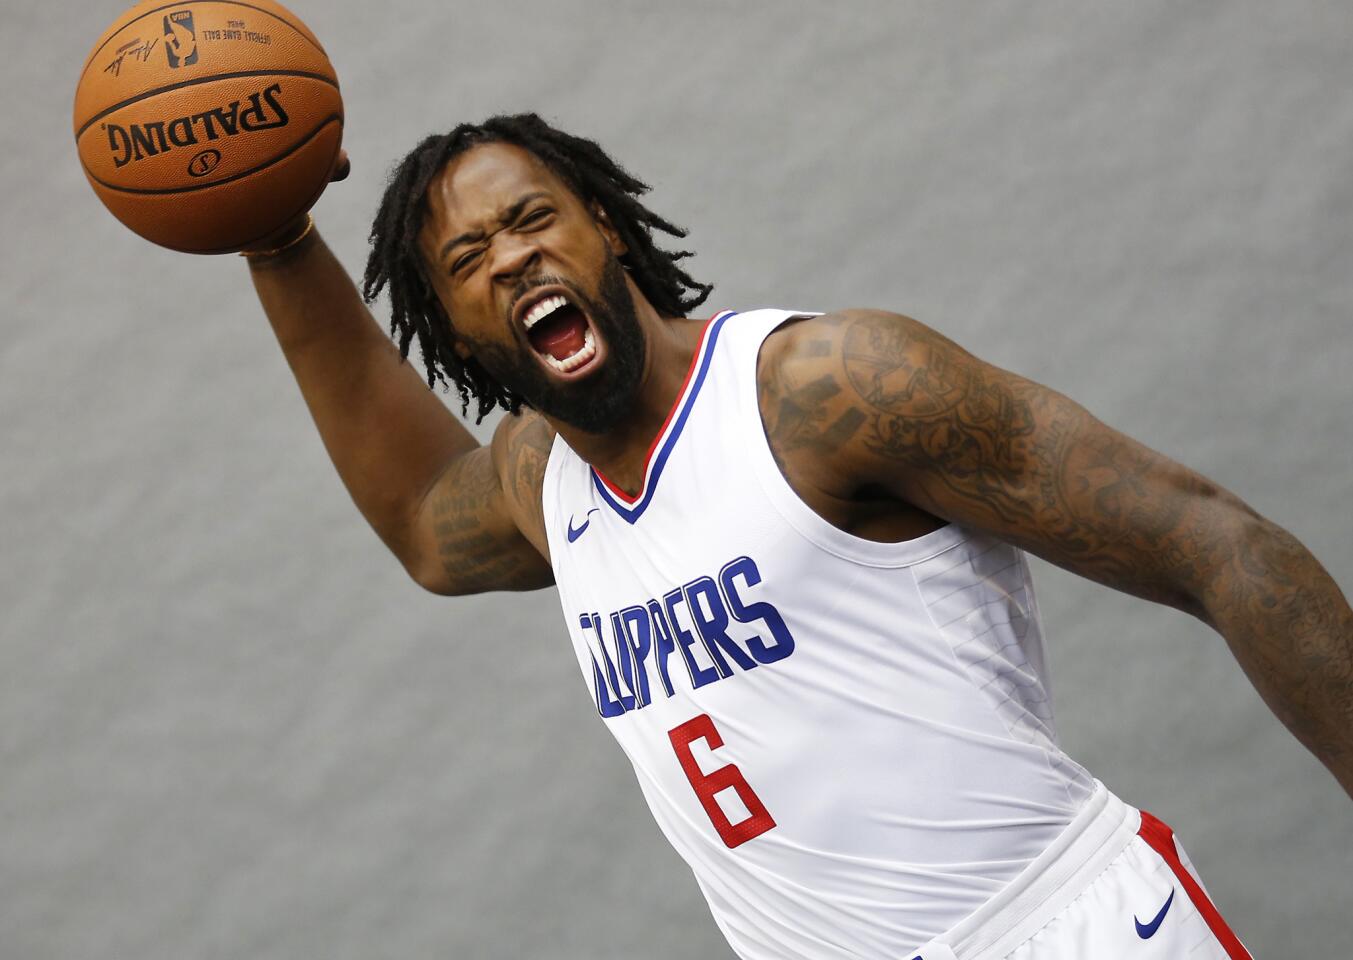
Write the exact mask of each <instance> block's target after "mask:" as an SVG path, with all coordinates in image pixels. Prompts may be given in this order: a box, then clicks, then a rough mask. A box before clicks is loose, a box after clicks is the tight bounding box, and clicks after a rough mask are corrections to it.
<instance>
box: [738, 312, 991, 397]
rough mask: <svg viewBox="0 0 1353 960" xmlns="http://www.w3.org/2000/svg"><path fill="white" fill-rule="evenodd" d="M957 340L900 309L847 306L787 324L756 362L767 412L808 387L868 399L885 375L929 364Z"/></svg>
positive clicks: (948, 351) (954, 348) (953, 349)
mask: <svg viewBox="0 0 1353 960" xmlns="http://www.w3.org/2000/svg"><path fill="white" fill-rule="evenodd" d="M937 351H938V352H940V353H945V354H952V353H955V352H956V353H958V354H962V353H963V352H964V351H962V349H961V348H960V347H958V346H957V344H955V343H953V342H952V341H950V340H948V339H947V338H946V337H944V336H943V335H941V334H939V333H938V332H936V331H935V330H933V329H931V328H930V327H928V326H926V325H925V324H923V323H921V322H920V321H919V320H915V319H912V318H911V317H908V316H904V315H902V314H900V313H889V312H887V311H884V310H869V309H846V310H835V311H832V312H831V313H824V314H820V315H818V316H815V317H806V318H804V319H802V320H797V321H794V322H792V323H787V324H785V325H784V326H782V327H780V328H779V329H777V330H775V331H774V332H773V333H771V334H770V336H768V337H767V338H766V341H765V343H764V344H763V345H762V348H761V353H760V356H759V358H758V361H757V384H758V390H759V393H760V396H761V400H762V408H763V411H765V410H766V408H767V406H771V407H774V406H775V405H777V404H778V403H780V402H781V401H784V400H786V399H789V400H792V399H793V398H794V397H796V396H797V397H802V396H804V393H803V391H804V389H805V388H806V387H809V386H813V387H814V389H812V390H811V391H810V392H811V393H812V394H813V395H814V396H816V397H820V398H821V399H823V400H826V399H829V398H832V397H839V398H840V402H841V403H846V402H849V401H850V400H852V399H854V400H861V399H862V400H864V401H866V402H868V401H869V399H870V397H871V395H877V393H878V391H879V390H880V389H881V383H880V381H881V379H883V378H889V379H891V378H892V377H893V376H895V375H897V374H900V373H905V372H906V371H907V370H913V371H914V370H918V369H921V368H923V367H925V366H928V365H929V364H930V362H931V361H932V359H933V358H934V356H935V355H936V352H937Z"/></svg>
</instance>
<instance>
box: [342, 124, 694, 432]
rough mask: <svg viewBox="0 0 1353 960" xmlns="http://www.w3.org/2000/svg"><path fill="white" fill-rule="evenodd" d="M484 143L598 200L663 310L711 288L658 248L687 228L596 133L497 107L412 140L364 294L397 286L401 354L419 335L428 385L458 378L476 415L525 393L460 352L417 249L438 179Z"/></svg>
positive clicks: (385, 208) (375, 238)
mask: <svg viewBox="0 0 1353 960" xmlns="http://www.w3.org/2000/svg"><path fill="white" fill-rule="evenodd" d="M483 143H510V144H514V145H516V146H518V147H522V148H524V149H526V150H528V151H530V152H531V153H532V154H534V155H535V156H536V157H537V158H538V159H539V160H540V161H541V162H542V163H544V164H545V165H546V166H547V167H549V168H550V170H552V171H553V172H554V173H555V174H556V175H557V176H558V177H559V178H560V179H562V180H563V181H564V182H565V183H566V184H567V185H568V186H569V187H570V188H571V189H572V190H573V192H574V193H575V194H577V195H578V197H579V198H580V199H581V200H582V201H583V203H584V204H588V205H590V204H591V203H592V202H594V201H595V202H596V203H598V204H600V206H601V208H602V209H603V210H605V211H606V215H607V216H608V217H609V218H610V221H611V224H612V225H613V226H614V227H615V229H616V232H617V233H619V235H620V238H621V240H623V241H624V244H625V247H626V253H625V254H624V256H622V257H621V258H620V262H621V264H622V265H623V266H624V267H625V268H626V270H627V271H628V272H629V275H630V276H631V277H632V278H633V279H634V282H635V283H636V284H638V286H639V289H640V290H641V291H643V294H644V296H645V297H646V298H647V299H648V301H649V303H651V304H653V306H654V307H655V308H656V309H657V310H658V312H659V313H660V314H662V315H664V316H671V317H676V316H683V315H684V314H685V313H686V312H687V311H688V310H690V309H692V308H694V307H697V306H699V305H700V304H701V303H703V302H704V300H705V298H706V297H708V296H709V293H710V291H711V290H712V289H713V287H712V286H711V285H710V284H704V283H696V282H695V281H694V280H692V279H691V277H690V275H689V274H687V273H686V271H685V270H683V269H681V267H679V266H678V265H677V262H678V261H679V260H682V259H685V258H686V257H689V256H691V253H690V252H689V251H686V250H679V251H675V252H669V251H666V250H663V249H661V248H659V247H658V246H656V245H655V244H654V242H653V231H654V230H661V231H662V232H663V233H666V234H669V235H671V236H674V237H684V236H686V231H685V230H683V229H682V228H681V227H678V226H676V225H675V224H672V223H670V222H668V221H667V220H664V219H663V218H662V217H660V216H658V215H657V214H655V213H653V211H651V210H649V209H648V208H647V207H645V206H644V205H643V204H641V203H639V201H638V197H639V196H641V195H642V194H645V193H647V192H648V190H649V187H648V185H647V184H646V183H644V182H643V181H641V180H638V179H636V178H634V177H632V176H630V174H629V173H627V172H626V171H625V170H624V169H623V168H622V167H621V166H620V165H619V164H618V163H616V162H615V161H614V160H612V159H611V158H610V157H609V156H607V155H606V152H605V151H603V150H602V149H601V147H600V146H598V145H597V144H596V143H595V142H594V141H592V140H587V139H584V138H583V137H575V136H571V135H570V134H567V133H564V132H563V131H562V130H558V129H556V128H554V127H552V126H550V125H549V124H548V123H546V122H545V121H544V120H542V119H541V118H540V117H539V116H537V115H536V114H534V113H519V114H514V115H510V116H509V115H499V116H494V117H490V118H489V119H487V120H485V121H484V122H483V123H462V124H460V125H459V126H457V127H456V128H455V129H454V130H452V131H451V132H450V133H445V134H433V135H432V136H429V137H427V138H425V139H424V140H423V142H422V143H420V144H418V146H416V147H414V148H413V150H412V151H410V152H409V154H408V155H407V156H406V157H405V158H404V159H403V160H402V161H401V162H400V164H399V166H398V167H397V168H396V169H395V171H394V173H393V174H392V175H391V177H390V180H389V183H388V184H387V185H386V188H385V195H384V196H383V197H382V198H381V205H380V210H379V211H378V212H377V214H376V219H375V221H374V222H373V223H372V225H371V235H370V238H369V239H370V241H371V253H370V255H369V256H368V258H367V262H366V273H365V274H364V276H363V278H362V298H363V299H364V300H365V301H366V302H367V303H371V302H372V301H374V300H375V299H376V297H377V296H379V295H380V292H381V290H382V288H385V287H388V288H389V292H390V307H391V318H390V335H391V336H392V337H394V338H396V339H397V340H398V342H399V353H400V356H401V357H403V358H405V359H408V356H409V344H410V343H411V342H412V341H413V339H414V338H415V337H416V338H417V339H418V348H419V350H421V351H422V354H423V363H424V366H425V367H426V368H427V382H428V386H429V387H435V386H436V385H437V384H438V383H441V384H442V386H443V387H449V385H450V384H454V385H455V387H456V390H457V392H458V393H459V394H460V399H461V409H462V412H464V413H468V412H469V407H470V399H471V398H472V397H473V398H474V401H475V404H476V407H477V410H476V414H477V416H476V422H479V421H481V420H483V419H484V417H485V416H486V415H487V414H488V413H489V412H490V411H492V410H493V409H494V408H495V407H502V408H503V409H504V410H507V411H509V412H510V413H516V412H517V411H518V410H520V409H521V407H522V405H523V403H524V402H525V401H524V400H523V398H522V397H521V396H519V395H517V394H516V393H514V392H513V391H511V390H509V389H507V388H506V387H505V386H503V384H501V383H499V382H498V381H497V380H495V379H494V378H493V377H492V376H491V375H490V374H489V372H488V371H487V370H485V369H484V368H483V366H481V365H480V363H479V362H478V361H477V360H475V359H474V358H473V357H471V358H469V359H465V360H462V359H461V357H460V356H459V355H458V354H457V353H456V351H455V349H454V345H455V342H456V334H455V329H454V328H453V326H452V324H451V320H450V318H449V317H448V316H447V315H446V311H445V310H444V309H443V308H442V304H441V301H440V300H438V299H437V295H436V293H434V292H433V289H432V284H431V283H430V282H429V280H428V277H427V272H426V270H427V268H426V266H425V265H424V263H423V258H422V255H421V254H420V253H419V249H418V233H419V230H421V229H422V226H423V218H424V215H425V213H426V211H427V205H426V203H425V195H426V193H427V188H428V184H429V183H431V181H432V178H433V177H434V176H436V175H437V173H438V172H440V171H441V170H442V168H443V167H445V166H446V164H447V163H449V162H450V161H451V159H452V158H454V157H456V156H458V155H459V154H461V153H464V152H465V151H466V150H468V149H469V148H470V147H473V146H477V145H479V144H483Z"/></svg>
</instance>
